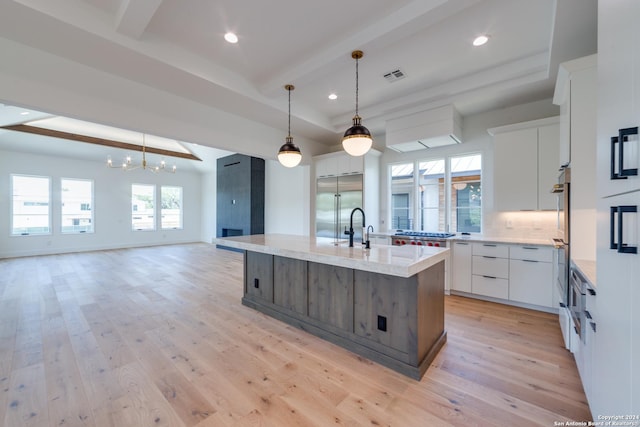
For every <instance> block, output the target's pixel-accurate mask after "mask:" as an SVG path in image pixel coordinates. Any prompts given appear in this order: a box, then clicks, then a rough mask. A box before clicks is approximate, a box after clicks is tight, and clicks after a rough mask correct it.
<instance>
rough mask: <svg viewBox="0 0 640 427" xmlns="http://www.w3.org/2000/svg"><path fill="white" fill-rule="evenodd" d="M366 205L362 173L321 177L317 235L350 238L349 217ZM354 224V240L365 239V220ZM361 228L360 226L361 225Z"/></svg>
mask: <svg viewBox="0 0 640 427" xmlns="http://www.w3.org/2000/svg"><path fill="white" fill-rule="evenodd" d="M360 206H362V174H356V175H341V176H337V177H336V176H332V177H327V178H318V181H317V183H316V236H318V237H331V238H333V239H335V240H338V239H347V238H348V237H349V236H348V235H346V234H344V232H345V231H347V227H349V217H350V215H351V211H352V210H353V209H354V208H357V207H360ZM357 220H358V221H360V222H359V223H358V222H356V223H355V224H354V227H353V228H354V230H355V233H354V236H353V237H354V238H355V239H356V240H359V239H362V227H363V225H364V224H362V218H361V217H358V218H357ZM357 225H359V226H357Z"/></svg>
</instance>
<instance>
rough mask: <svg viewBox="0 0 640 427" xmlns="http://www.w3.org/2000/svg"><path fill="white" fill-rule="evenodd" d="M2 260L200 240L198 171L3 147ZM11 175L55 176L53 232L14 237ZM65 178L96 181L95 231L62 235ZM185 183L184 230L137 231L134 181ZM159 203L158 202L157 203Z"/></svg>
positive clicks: (0, 199)
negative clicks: (119, 165)
mask: <svg viewBox="0 0 640 427" xmlns="http://www.w3.org/2000/svg"><path fill="white" fill-rule="evenodd" d="M0 171H2V172H1V173H0V258H5V257H15V256H26V255H39V254H52V253H64V252H76V251H88V250H97V249H111V248H123V247H135V246H151V245H160V244H170V243H185V242H197V241H200V235H201V215H202V211H201V197H200V194H201V179H200V174H198V173H188V172H181V173H176V174H153V173H151V172H148V171H143V170H135V171H130V172H126V173H125V172H122V171H121V170H118V169H109V168H107V167H106V166H105V164H104V162H102V161H101V160H100V161H98V160H96V161H95V162H94V161H82V160H77V159H69V158H62V157H52V156H46V157H45V156H40V155H33V154H25V153H18V152H10V151H0ZM11 174H24V175H38V176H48V177H51V184H52V185H51V187H52V193H51V198H52V205H51V218H52V222H51V225H52V230H51V231H52V233H51V234H49V235H43V236H35V235H34V236H11V235H10V234H11V229H10V227H11V226H10V224H11V221H10V214H11V200H10V196H11V189H10V186H11V178H10V176H11ZM60 178H80V179H92V180H93V181H94V206H93V208H94V227H95V232H94V233H86V234H84V233H83V234H61V233H60V195H59V194H60ZM132 183H137V184H154V185H156V186H157V188H159V186H160V185H172V186H181V187H182V189H183V207H184V208H183V229H182V230H155V231H133V230H132V229H131V184H132ZM158 202H159V201H157V203H158Z"/></svg>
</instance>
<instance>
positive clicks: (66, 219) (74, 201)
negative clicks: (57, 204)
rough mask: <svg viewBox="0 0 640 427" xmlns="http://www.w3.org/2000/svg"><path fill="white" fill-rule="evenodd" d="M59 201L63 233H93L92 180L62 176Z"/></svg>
mask: <svg viewBox="0 0 640 427" xmlns="http://www.w3.org/2000/svg"><path fill="white" fill-rule="evenodd" d="M60 201H61V204H62V207H61V210H62V214H61V220H62V225H61V231H62V232H63V233H93V209H92V208H91V207H92V206H93V181H91V180H86V179H66V178H62V179H61V180H60Z"/></svg>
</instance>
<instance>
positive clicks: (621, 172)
mask: <svg viewBox="0 0 640 427" xmlns="http://www.w3.org/2000/svg"><path fill="white" fill-rule="evenodd" d="M631 135H638V128H637V127H634V128H625V129H619V130H618V136H612V137H611V174H610V178H611V179H627V177H629V176H637V175H638V169H637V168H631V169H625V168H624V143H625V142H628V141H629V136H631ZM616 145H617V146H618V162H617V163H618V165H617V166H618V169H617V172H616Z"/></svg>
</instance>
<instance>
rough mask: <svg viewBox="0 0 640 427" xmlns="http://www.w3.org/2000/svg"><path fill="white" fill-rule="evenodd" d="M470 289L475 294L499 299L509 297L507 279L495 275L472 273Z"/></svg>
mask: <svg viewBox="0 0 640 427" xmlns="http://www.w3.org/2000/svg"><path fill="white" fill-rule="evenodd" d="M471 289H472V291H473V293H474V294H477V295H484V296H487V297H493V298H501V299H508V298H509V280H507V279H501V278H499V277H495V276H478V275H476V274H474V275H473V278H472V279H471Z"/></svg>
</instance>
